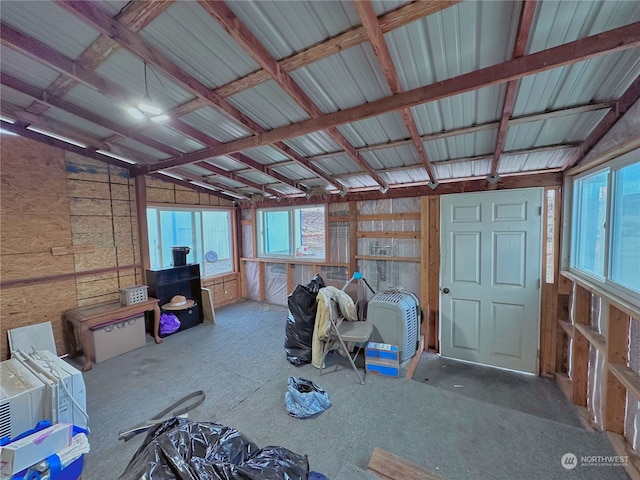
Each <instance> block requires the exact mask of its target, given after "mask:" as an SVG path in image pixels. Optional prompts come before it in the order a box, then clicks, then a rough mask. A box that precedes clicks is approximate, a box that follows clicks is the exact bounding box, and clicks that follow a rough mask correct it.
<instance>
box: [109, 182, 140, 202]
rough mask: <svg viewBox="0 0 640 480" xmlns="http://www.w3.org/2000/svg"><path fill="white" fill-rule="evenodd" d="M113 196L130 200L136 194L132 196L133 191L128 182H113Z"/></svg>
mask: <svg viewBox="0 0 640 480" xmlns="http://www.w3.org/2000/svg"><path fill="white" fill-rule="evenodd" d="M111 198H112V199H113V200H125V201H129V200H130V199H131V198H134V196H131V191H130V189H129V185H128V184H124V185H123V184H112V185H111Z"/></svg>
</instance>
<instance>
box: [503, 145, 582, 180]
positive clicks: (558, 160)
mask: <svg viewBox="0 0 640 480" xmlns="http://www.w3.org/2000/svg"><path fill="white" fill-rule="evenodd" d="M575 152H576V149H575V148H563V149H560V150H556V151H547V152H534V153H526V154H521V155H503V156H502V158H500V163H499V165H498V174H502V173H513V172H527V171H529V172H534V171H537V170H545V169H550V168H559V167H562V166H564V165H565V164H566V163H567V162H568V161H569V159H570V158H572V157H573V155H574V154H575Z"/></svg>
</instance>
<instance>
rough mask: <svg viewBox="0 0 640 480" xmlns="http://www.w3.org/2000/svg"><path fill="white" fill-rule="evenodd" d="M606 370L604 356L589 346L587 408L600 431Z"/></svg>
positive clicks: (601, 428)
mask: <svg viewBox="0 0 640 480" xmlns="http://www.w3.org/2000/svg"><path fill="white" fill-rule="evenodd" d="M605 374H606V369H605V364H604V355H603V354H602V352H600V350H598V349H597V348H594V347H593V346H589V376H588V383H587V408H588V409H589V411H590V412H591V414H592V415H593V422H594V423H595V424H596V425H597V426H598V428H599V429H600V430H603V429H604V411H603V408H604V402H603V398H604V379H605Z"/></svg>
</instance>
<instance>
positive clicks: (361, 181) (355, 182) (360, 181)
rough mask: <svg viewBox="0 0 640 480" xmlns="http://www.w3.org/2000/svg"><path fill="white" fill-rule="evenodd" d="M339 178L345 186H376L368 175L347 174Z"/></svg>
mask: <svg viewBox="0 0 640 480" xmlns="http://www.w3.org/2000/svg"><path fill="white" fill-rule="evenodd" d="M339 180H340V183H342V184H343V185H345V186H346V187H347V188H372V187H377V186H378V184H377V183H376V182H375V181H374V180H372V179H371V177H370V176H369V175H348V176H344V177H340V178H339Z"/></svg>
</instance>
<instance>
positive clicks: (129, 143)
mask: <svg viewBox="0 0 640 480" xmlns="http://www.w3.org/2000/svg"><path fill="white" fill-rule="evenodd" d="M118 144H120V145H124V146H125V147H127V148H130V149H131V150H134V151H138V152H140V153H142V154H143V155H146V156H148V157H151V158H155V159H158V160H166V159H167V158H169V157H170V155H168V154H166V153H164V152H160V151H158V150H156V149H155V148H151V147H148V146H147V145H145V144H144V143H140V142H138V141H136V140H133V139H131V138H122V139H120V140H118ZM132 160H135V159H132Z"/></svg>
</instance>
